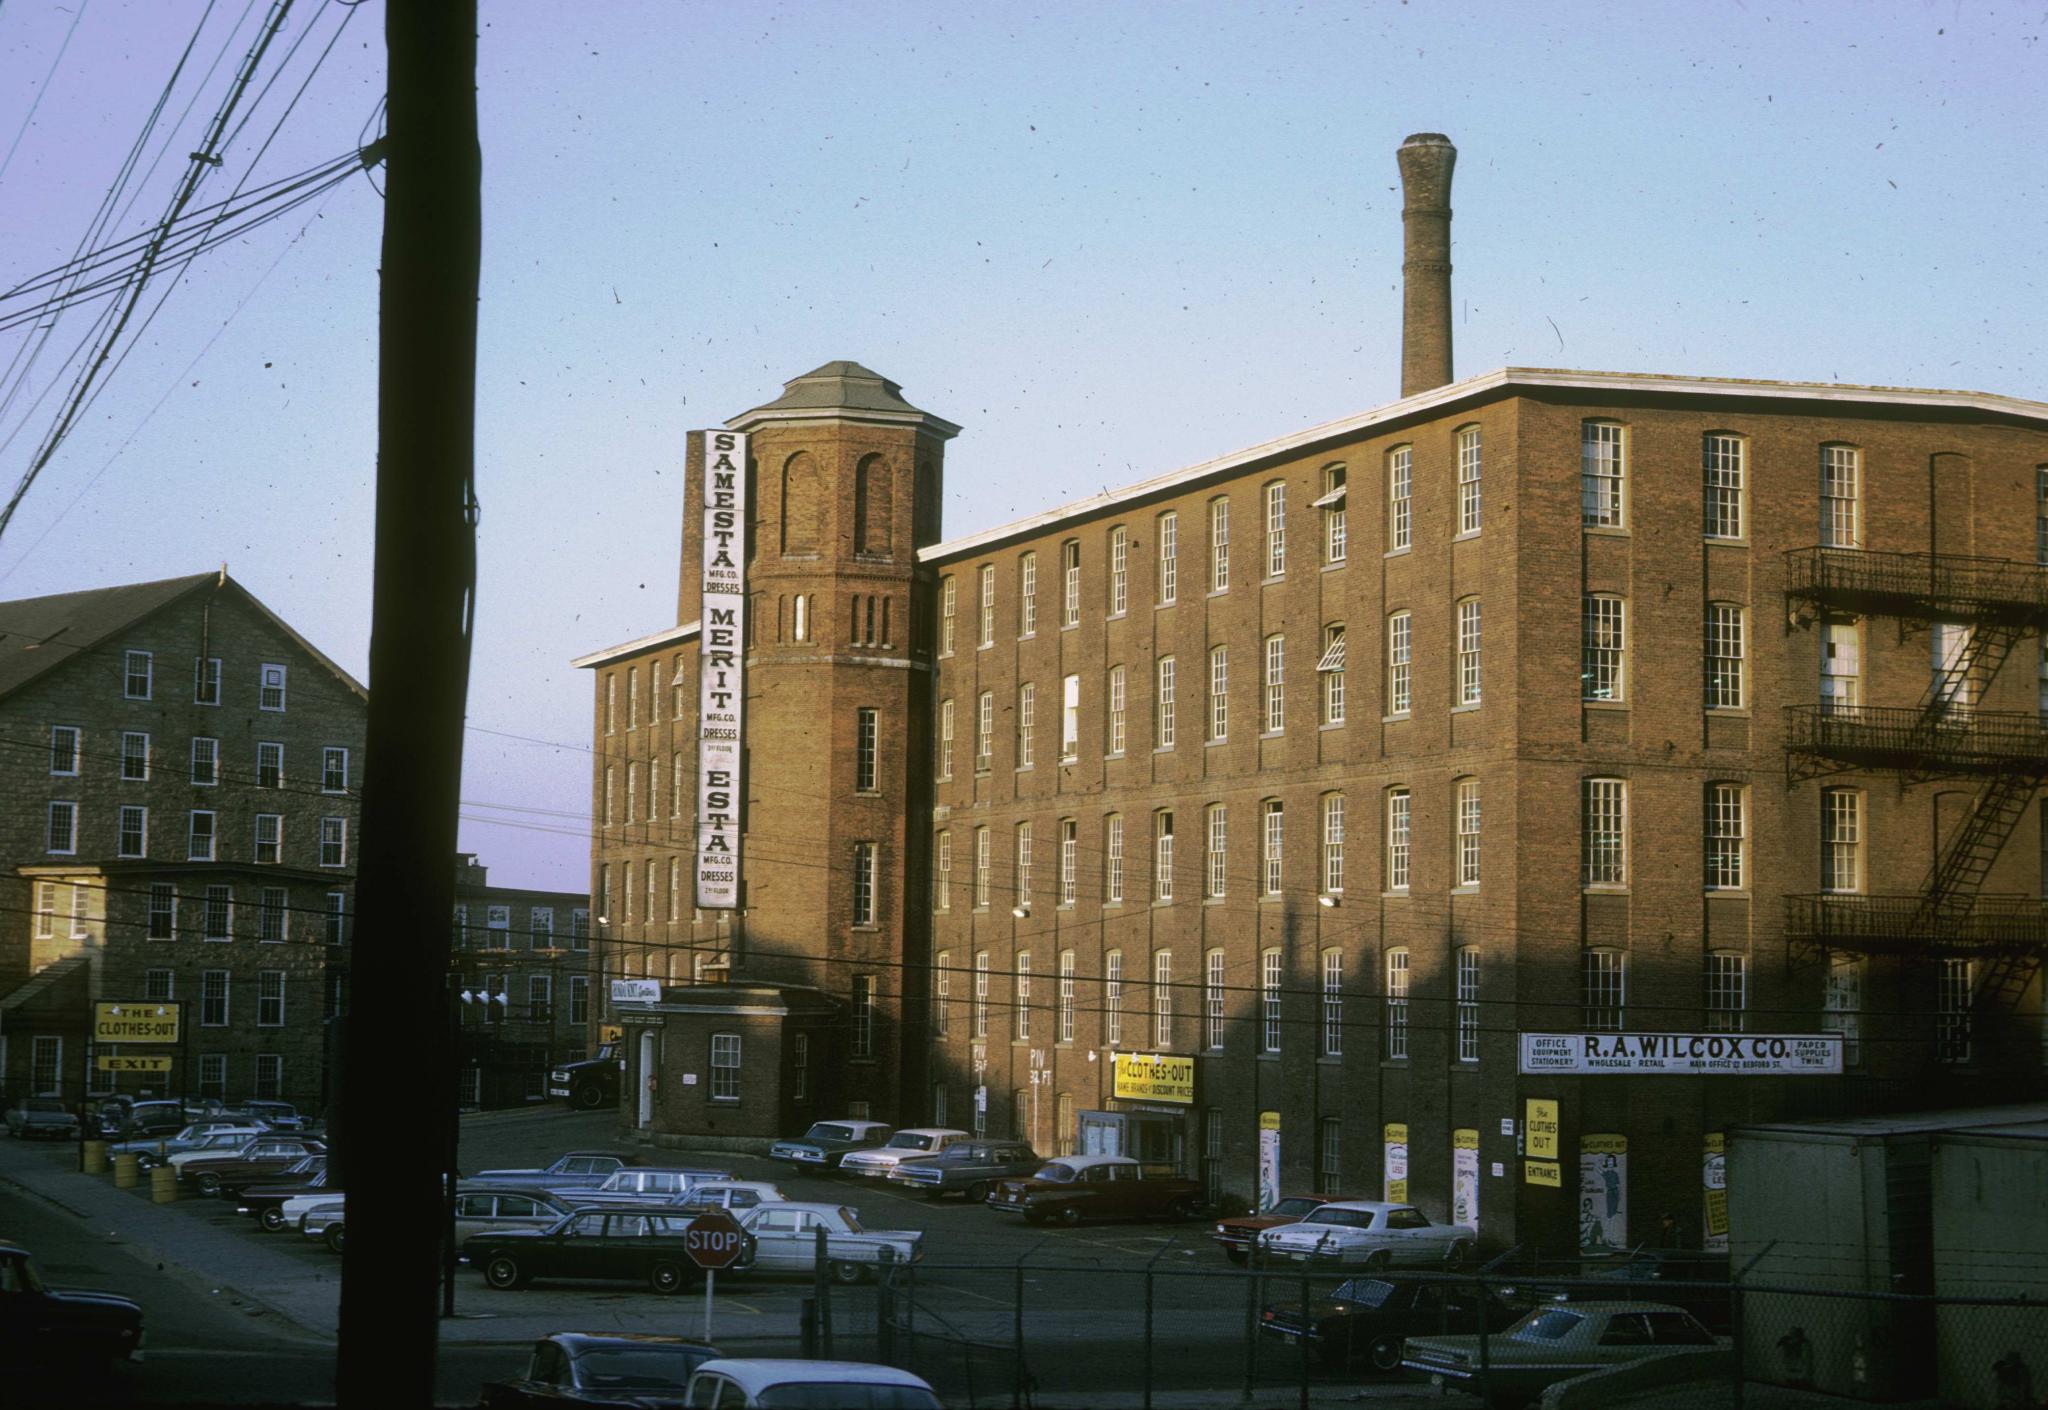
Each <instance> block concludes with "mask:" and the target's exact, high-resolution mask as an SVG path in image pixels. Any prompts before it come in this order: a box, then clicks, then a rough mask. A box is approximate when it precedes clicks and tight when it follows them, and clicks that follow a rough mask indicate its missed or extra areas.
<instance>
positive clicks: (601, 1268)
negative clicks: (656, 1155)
mask: <svg viewBox="0 0 2048 1410" xmlns="http://www.w3.org/2000/svg"><path fill="white" fill-rule="evenodd" d="M689 1227H690V1221H689V1219H688V1218H687V1217H685V1216H683V1215H681V1214H668V1213H656V1212H654V1211H651V1210H647V1211H643V1210H637V1209H587V1208H586V1209H577V1210H575V1211H573V1212H571V1213H570V1214H568V1215H566V1216H564V1217H563V1218H561V1219H559V1220H557V1221H556V1222H555V1223H554V1224H552V1225H550V1226H549V1227H547V1228H545V1229H507V1230H503V1231H501V1232H498V1233H491V1234H474V1235H472V1236H470V1237H469V1238H467V1239H464V1240H463V1241H462V1261H463V1262H464V1263H467V1264H469V1265H470V1266H471V1267H472V1268H476V1269H478V1270H480V1271H481V1272H482V1273H483V1275H484V1281H485V1282H487V1283H489V1284H490V1285H491V1286H492V1287H494V1288H523V1287H525V1286H526V1285H527V1284H528V1283H530V1282H532V1281H533V1280H534V1279H535V1278H592V1279H603V1280H606V1281H610V1282H629V1283H644V1284H646V1285H647V1286H648V1287H651V1288H653V1289H654V1291H656V1292H658V1293H673V1292H681V1291H682V1290H683V1288H684V1287H686V1286H688V1285H689V1284H690V1283H693V1282H696V1281H698V1280H699V1279H701V1278H702V1276H703V1274H702V1271H701V1270H700V1269H698V1267H697V1266H696V1264H695V1263H693V1262H691V1260H690V1255H689V1254H688V1253H687V1252H685V1251H684V1247H683V1234H684V1231H685V1230H687V1229H688V1228H689Z"/></svg>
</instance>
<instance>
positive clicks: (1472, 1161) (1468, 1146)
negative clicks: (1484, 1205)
mask: <svg viewBox="0 0 2048 1410" xmlns="http://www.w3.org/2000/svg"><path fill="white" fill-rule="evenodd" d="M1451 1222H1452V1223H1453V1224H1462V1225H1464V1226H1465V1227H1466V1228H1468V1229H1473V1230H1477V1229H1478V1227H1479V1132H1478V1131H1477V1130H1476V1129H1473V1128H1470V1127H1466V1128H1463V1129H1460V1130H1457V1131H1453V1132H1451Z"/></svg>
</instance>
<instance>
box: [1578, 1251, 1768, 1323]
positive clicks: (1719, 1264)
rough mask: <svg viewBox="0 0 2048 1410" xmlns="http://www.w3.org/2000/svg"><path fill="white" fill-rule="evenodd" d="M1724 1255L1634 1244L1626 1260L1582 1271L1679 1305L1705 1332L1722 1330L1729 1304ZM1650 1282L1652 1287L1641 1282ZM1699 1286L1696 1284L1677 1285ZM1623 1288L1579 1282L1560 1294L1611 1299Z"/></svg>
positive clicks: (1726, 1257) (1676, 1305)
mask: <svg viewBox="0 0 2048 1410" xmlns="http://www.w3.org/2000/svg"><path fill="white" fill-rule="evenodd" d="M1728 1272H1729V1269H1728V1255H1727V1254H1725V1253H1706V1252H1701V1251H1699V1250H1696V1249H1675V1248H1639V1249H1637V1250H1636V1251H1635V1252H1634V1253H1631V1254H1629V1255H1628V1256H1627V1257H1626V1258H1622V1259H1618V1260H1614V1261H1611V1262H1606V1263H1602V1264H1597V1265H1595V1266H1594V1267H1592V1268H1589V1269H1588V1270H1587V1273H1588V1274H1589V1276H1590V1277H1591V1278H1592V1279H1594V1280H1595V1281H1598V1282H1601V1283H1614V1282H1619V1283H1627V1284H1629V1285H1630V1286H1629V1287H1628V1288H1627V1289H1626V1291H1628V1292H1632V1293H1640V1294H1643V1295H1646V1296H1653V1297H1655V1298H1656V1299H1657V1300H1658V1301H1659V1302H1662V1303H1667V1304H1669V1305H1670V1306H1672V1307H1682V1308H1684V1309H1685V1310H1686V1311H1687V1312H1690V1313H1691V1314H1692V1315H1693V1316H1695V1317H1697V1318H1699V1320H1700V1321H1701V1322H1703V1323H1705V1324H1706V1327H1707V1330H1708V1331H1710V1332H1726V1331H1727V1330H1728V1328H1729V1323H1730V1321H1731V1314H1732V1312H1733V1308H1734V1304H1733V1301H1732V1300H1731V1298H1730V1297H1729V1292H1728ZM1644 1284H1653V1285H1654V1286H1648V1287H1646V1286H1644ZM1684 1284H1699V1285H1701V1286H1692V1287H1688V1286H1683V1285H1684ZM1622 1291H1624V1290H1623V1289H1622V1288H1616V1287H1610V1288H1607V1289H1604V1290H1601V1291H1598V1292H1594V1291H1588V1290H1587V1289H1586V1287H1585V1286H1584V1285H1583V1284H1581V1285H1579V1286H1578V1287H1575V1288H1573V1289H1571V1290H1570V1291H1568V1292H1567V1293H1566V1294H1565V1297H1566V1300H1568V1301H1571V1302H1584V1301H1587V1300H1588V1299H1604V1298H1609V1297H1613V1296H1614V1295H1615V1294H1616V1293H1619V1292H1622Z"/></svg>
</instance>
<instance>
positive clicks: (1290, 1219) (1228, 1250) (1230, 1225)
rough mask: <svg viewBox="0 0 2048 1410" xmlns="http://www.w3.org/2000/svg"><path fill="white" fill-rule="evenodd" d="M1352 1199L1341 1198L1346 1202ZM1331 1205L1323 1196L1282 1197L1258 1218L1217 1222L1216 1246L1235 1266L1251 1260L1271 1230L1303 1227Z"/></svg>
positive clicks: (1254, 1215)
mask: <svg viewBox="0 0 2048 1410" xmlns="http://www.w3.org/2000/svg"><path fill="white" fill-rule="evenodd" d="M1348 1198H1349V1196H1346V1195H1338V1196H1336V1199H1337V1200H1338V1201H1343V1200H1346V1199H1348ZM1329 1203H1331V1201H1330V1200H1329V1199H1326V1198H1324V1197H1323V1196H1322V1195H1282V1196H1280V1198H1279V1200H1277V1201H1276V1202H1275V1203H1274V1205H1273V1207H1272V1208H1271V1209H1263V1210H1260V1211H1259V1212H1258V1213H1257V1214H1240V1215H1236V1216H1234V1217H1232V1218H1229V1219H1219V1220H1217V1221H1216V1233H1215V1239H1216V1242H1217V1243H1219V1244H1221V1245H1222V1246H1223V1252H1224V1253H1225V1254H1227V1255H1228V1256H1229V1258H1230V1261H1231V1262H1232V1263H1243V1262H1245V1261H1246V1260H1247V1259H1249V1258H1250V1257H1251V1252H1252V1249H1253V1248H1254V1247H1255V1246H1256V1245H1257V1244H1258V1241H1259V1235H1261V1234H1263V1233H1265V1232H1266V1230H1268V1229H1277V1228H1279V1227H1280V1226H1281V1225H1283V1224H1299V1223H1300V1222H1301V1221H1302V1220H1303V1219H1305V1218H1307V1217H1308V1215H1309V1214H1311V1213H1312V1212H1314V1211H1315V1210H1318V1209H1320V1208H1322V1207H1323V1206H1324V1205H1326V1204H1329Z"/></svg>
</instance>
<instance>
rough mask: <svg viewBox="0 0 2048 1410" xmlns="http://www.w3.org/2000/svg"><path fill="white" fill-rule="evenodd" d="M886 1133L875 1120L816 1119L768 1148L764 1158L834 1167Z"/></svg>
mask: <svg viewBox="0 0 2048 1410" xmlns="http://www.w3.org/2000/svg"><path fill="white" fill-rule="evenodd" d="M889 1136H890V1128H889V1127H887V1126H884V1125H883V1124H882V1123H881V1122H879V1121H817V1122H813V1123H812V1124H811V1129H810V1130H808V1131H806V1132H804V1133H803V1135H801V1136H798V1137H796V1138H794V1139H793V1140H787V1141H777V1142H776V1143H775V1144H774V1145H772V1146H770V1147H768V1158H769V1159H770V1160H786V1161H788V1162H789V1163H790V1165H792V1166H794V1167H795V1168H796V1169H798V1170H837V1169H838V1168H839V1162H840V1161H841V1160H842V1159H844V1158H845V1157H846V1156H847V1155H848V1154H849V1153H851V1152H853V1151H864V1150H872V1149H873V1148H875V1147H876V1146H879V1145H881V1144H882V1143H883V1142H885V1141H887V1140H888V1139H889Z"/></svg>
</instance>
